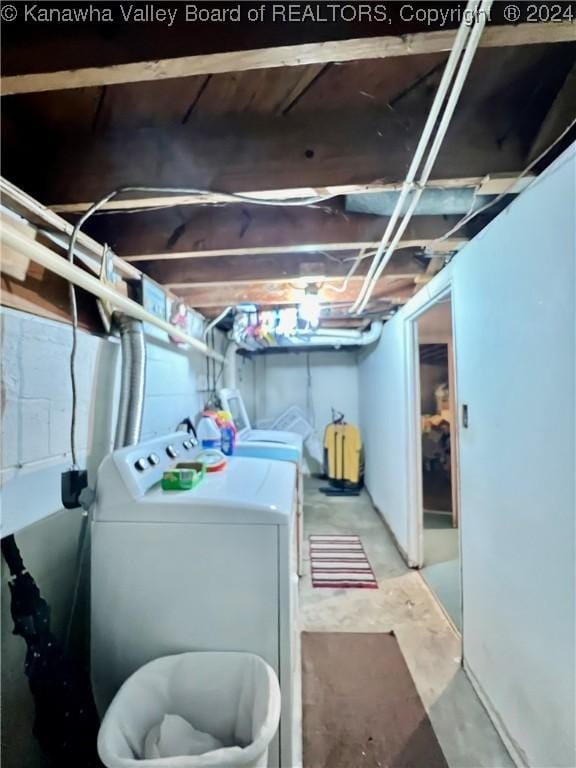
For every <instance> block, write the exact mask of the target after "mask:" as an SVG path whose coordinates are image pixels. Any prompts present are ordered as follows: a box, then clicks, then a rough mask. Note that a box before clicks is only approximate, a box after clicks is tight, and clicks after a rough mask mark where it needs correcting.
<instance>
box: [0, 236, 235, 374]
mask: <svg viewBox="0 0 576 768" xmlns="http://www.w3.org/2000/svg"><path fill="white" fill-rule="evenodd" d="M0 237H1V238H2V241H3V242H4V243H5V244H6V245H7V246H8V247H9V248H13V249H14V250H15V251H20V252H21V253H23V254H24V255H26V256H28V258H30V259H32V261H35V262H36V263H37V264H40V265H41V266H43V267H44V268H45V269H49V270H50V271H51V272H54V274H56V275H59V276H60V277H62V278H64V280H67V281H68V282H70V283H74V285H76V286H78V287H79V288H83V289H84V290H85V291H88V293H91V294H92V295H93V296H96V297H97V298H99V299H103V300H104V301H108V302H110V304H112V306H113V307H115V308H116V309H118V310H120V311H121V312H125V313H126V314H127V315H130V317H133V318H135V319H136V320H142V321H144V322H145V323H150V325H155V326H156V328H159V329H160V330H161V331H165V332H166V333H167V334H169V335H170V336H173V337H175V338H177V339H180V340H181V341H183V342H185V343H186V344H189V345H190V346H191V347H193V348H194V349H195V350H197V351H198V352H201V353H202V354H203V355H206V357H212V358H213V359H214V360H217V361H218V362H220V363H224V362H225V359H224V357H223V356H222V355H220V354H219V353H218V352H215V351H214V350H213V349H210V347H208V346H207V345H206V344H204V343H203V342H201V341H199V340H198V339H195V338H194V337H193V336H189V335H188V334H187V333H184V331H182V330H180V328H178V327H177V326H174V325H172V324H171V323H168V322H167V321H166V320H161V319H160V318H158V317H155V316H154V315H152V314H150V312H147V311H146V310H145V309H144V307H142V306H141V305H140V304H137V303H136V302H135V301H132V299H128V298H127V297H126V296H122V294H120V293H117V292H116V291H115V290H114V289H113V288H110V287H109V286H108V285H106V283H103V282H101V281H100V280H98V278H96V277H93V276H92V275H90V274H88V273H87V272H85V271H84V270H83V269H80V267H77V266H76V265H75V264H71V263H70V262H69V261H67V260H66V259H63V258H62V257H61V256H58V255H57V254H55V253H53V252H52V251H51V250H50V249H49V248H46V246H44V245H42V244H41V243H38V242H37V241H36V240H32V239H31V238H30V237H29V236H27V235H24V234H22V233H21V232H20V231H18V230H17V229H16V228H15V227H13V226H12V225H11V224H10V223H9V222H8V221H4V222H2V229H1V232H0Z"/></svg>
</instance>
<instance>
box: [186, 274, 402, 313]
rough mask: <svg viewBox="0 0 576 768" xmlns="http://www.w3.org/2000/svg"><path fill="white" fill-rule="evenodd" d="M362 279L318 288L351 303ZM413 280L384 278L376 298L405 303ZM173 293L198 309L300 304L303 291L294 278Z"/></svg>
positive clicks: (326, 296) (326, 298) (324, 297)
mask: <svg viewBox="0 0 576 768" xmlns="http://www.w3.org/2000/svg"><path fill="white" fill-rule="evenodd" d="M358 288H359V281H358V280H356V281H353V282H352V284H351V285H349V286H348V288H347V289H346V290H345V291H343V292H341V293H336V292H334V291H331V290H330V289H329V288H328V287H327V284H326V282H325V283H324V284H323V285H322V287H321V288H320V289H319V292H318V293H319V297H320V301H321V302H325V303H328V302H329V303H330V304H350V303H352V302H353V301H354V300H355V299H356V297H357V295H358ZM414 290H415V286H414V281H413V280H402V279H390V278H383V279H381V280H380V281H379V282H378V284H377V286H376V290H375V292H374V294H373V299H374V301H378V300H385V301H386V302H389V303H390V304H405V303H406V302H407V301H408V300H409V299H410V298H411V297H412V296H413V294H414ZM174 293H176V294H178V295H180V296H182V297H183V298H184V299H185V300H186V301H187V303H189V304H190V306H193V307H195V308H197V309H203V308H206V307H227V306H233V305H235V304H239V303H242V302H249V303H255V304H258V305H259V306H261V307H274V306H286V305H293V304H297V303H298V302H299V301H300V300H301V298H302V293H303V288H302V287H298V285H295V284H294V282H293V281H283V282H275V283H270V282H268V283H267V284H265V285H254V284H252V283H249V284H239V285H235V284H234V283H232V284H230V283H229V282H222V283H219V284H215V283H210V284H209V285H200V286H196V287H194V288H188V287H187V288H183V289H180V290H175V291H174Z"/></svg>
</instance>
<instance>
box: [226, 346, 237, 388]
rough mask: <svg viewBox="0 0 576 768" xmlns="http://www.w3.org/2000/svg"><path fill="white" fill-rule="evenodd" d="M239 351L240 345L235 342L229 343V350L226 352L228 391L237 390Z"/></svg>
mask: <svg viewBox="0 0 576 768" xmlns="http://www.w3.org/2000/svg"><path fill="white" fill-rule="evenodd" d="M237 351H238V345H237V344H236V342H235V341H230V342H229V343H228V349H227V350H226V355H225V358H224V359H225V362H226V367H225V368H224V386H225V387H226V389H237V382H236V352H237Z"/></svg>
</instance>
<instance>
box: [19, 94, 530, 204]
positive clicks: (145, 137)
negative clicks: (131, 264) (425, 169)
mask: <svg viewBox="0 0 576 768" xmlns="http://www.w3.org/2000/svg"><path fill="white" fill-rule="evenodd" d="M426 107H427V104H425V103H420V102H418V106H417V108H416V107H415V109H414V111H413V112H411V113H410V114H409V115H403V119H406V120H409V125H408V126H407V125H404V124H402V125H399V122H398V117H397V115H395V114H393V113H391V112H385V113H383V112H380V110H375V111H369V112H365V113H361V114H357V115H350V114H346V115H345V114H342V113H340V112H338V113H335V114H331V113H328V114H323V115H320V116H313V117H311V116H309V115H291V116H289V117H287V118H286V119H279V118H277V117H276V118H273V119H258V120H256V119H250V118H247V117H244V118H243V117H237V118H235V119H234V120H232V119H231V118H228V119H226V120H221V121H211V122H210V123H201V122H199V123H193V124H191V125H179V126H171V127H166V128H164V129H161V128H148V129H141V130H139V131H138V132H136V133H127V134H126V133H118V134H112V135H106V136H92V137H90V138H89V139H86V140H84V141H78V143H77V144H75V143H74V142H73V141H68V142H66V144H65V145H63V146H62V147H61V149H60V151H59V152H52V153H46V155H45V156H44V158H43V173H42V174H41V175H37V176H36V177H35V179H36V181H35V185H37V186H35V188H34V189H33V190H31V191H33V194H34V195H35V196H36V197H37V198H40V199H42V200H43V201H44V202H45V203H47V204H48V205H52V206H56V207H57V209H58V210H59V211H60V212H63V210H64V208H63V204H69V203H73V204H77V203H79V202H81V203H84V205H82V206H80V207H81V208H83V209H85V207H86V203H87V202H93V201H96V200H100V199H101V198H102V197H104V196H105V195H108V194H109V193H110V192H111V191H112V190H114V189H118V188H121V187H126V186H142V185H146V184H148V185H153V186H155V187H165V186H170V187H177V188H185V187H194V188H196V189H203V190H210V192H214V191H219V192H228V191H232V192H239V193H242V194H244V192H245V191H256V192H258V193H259V195H261V196H262V197H266V196H270V197H274V198H277V197H279V194H278V190H293V191H297V193H298V196H301V195H302V191H303V190H308V189H311V190H314V191H317V192H318V193H319V194H320V195H323V194H325V193H326V194H329V195H332V194H334V193H336V192H337V193H342V192H343V191H346V188H348V189H354V190H356V191H360V190H365V189H366V188H367V187H368V188H369V187H373V188H374V183H375V182H377V183H378V184H379V188H380V189H382V183H384V184H386V185H387V187H388V189H390V188H391V187H392V188H394V187H396V188H397V186H398V184H399V183H401V182H402V181H403V179H404V178H405V176H406V169H407V167H408V166H409V164H410V160H411V158H412V153H413V151H414V147H415V144H416V142H417V140H418V135H419V130H420V128H421V126H422V125H423V124H424V121H425V117H426ZM502 110H505V105H503V106H502ZM464 123H465V124H464ZM496 133H497V131H496V127H495V126H494V124H493V122H491V121H490V119H489V116H488V115H484V116H483V115H479V116H478V117H477V118H476V119H474V120H471V121H470V120H468V119H466V120H464V117H462V119H461V121H460V123H457V122H455V124H454V126H453V132H452V134H451V140H450V144H449V146H448V145H447V146H446V148H444V149H443V150H442V151H441V152H440V155H439V156H438V159H437V161H436V164H435V168H434V177H435V179H437V180H438V182H439V184H440V183H445V182H446V180H453V179H457V180H459V181H458V183H462V180H468V179H473V180H475V181H478V180H479V179H484V177H485V176H486V174H487V172H488V173H489V174H490V177H491V178H495V175H497V174H505V175H506V176H508V178H510V177H511V176H513V174H514V172H515V171H516V170H517V169H518V168H522V163H523V161H524V153H525V148H524V146H523V145H522V144H521V142H520V141H519V140H518V139H516V138H511V139H510V140H509V141H507V142H506V143H505V145H504V146H500V147H499V146H498V144H497V139H498V136H497V135H496ZM400 137H401V140H400ZM70 168H73V169H74V172H73V173H70V172H69V169H70ZM496 178H497V177H496ZM448 183H451V182H448ZM290 194H291V195H294V192H292V193H290ZM289 196H290V195H289ZM153 197H158V195H157V194H156V195H153ZM209 198H210V199H211V201H213V200H214V199H215V198H216V196H215V195H210V196H209ZM209 198H206V199H205V200H207V199H209ZM131 207H132V208H137V207H138V204H137V203H132V204H131Z"/></svg>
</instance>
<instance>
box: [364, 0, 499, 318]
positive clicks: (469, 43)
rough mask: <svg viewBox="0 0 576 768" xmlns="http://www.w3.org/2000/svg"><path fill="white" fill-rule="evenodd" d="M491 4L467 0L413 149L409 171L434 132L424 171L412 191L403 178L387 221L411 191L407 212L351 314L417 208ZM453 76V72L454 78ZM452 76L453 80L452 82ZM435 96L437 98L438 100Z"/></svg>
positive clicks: (487, 0)
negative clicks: (427, 122) (469, 18)
mask: <svg viewBox="0 0 576 768" xmlns="http://www.w3.org/2000/svg"><path fill="white" fill-rule="evenodd" d="M493 2H494V0H469V2H468V6H467V8H468V9H470V11H471V12H472V13H473V12H474V11H477V15H476V16H475V21H474V24H473V26H472V27H471V29H468V28H467V26H466V23H465V22H464V21H463V22H462V24H461V25H460V29H459V31H458V34H459V35H460V33H462V34H463V44H462V45H461V46H460V50H458V46H457V45H456V43H455V45H454V48H453V49H452V51H451V53H450V59H449V60H448V63H447V65H446V68H445V71H444V76H443V78H442V82H441V84H440V87H439V88H438V91H437V93H436V98H435V102H434V104H433V106H432V110H431V111H430V115H429V116H428V119H430V117H431V116H432V114H434V115H435V117H434V122H433V123H432V125H431V126H430V130H429V131H427V127H428V126H425V128H424V131H423V133H422V137H421V139H420V142H419V145H418V147H417V150H416V153H415V155H414V158H413V161H412V165H411V166H410V169H411V171H412V170H413V169H414V170H416V169H417V168H418V167H419V166H420V163H421V162H422V160H423V159H424V157H425V154H424V152H425V150H426V149H427V147H428V143H429V141H430V139H431V137H432V135H433V133H432V131H433V129H434V128H435V129H436V133H435V135H434V140H433V142H432V145H431V147H430V149H429V150H428V154H427V156H426V162H425V164H424V168H423V169H422V173H421V176H420V178H419V179H418V182H417V184H416V187H415V189H414V188H413V182H414V177H415V173H414V175H412V177H411V178H410V183H408V180H409V177H407V179H406V186H405V187H404V188H403V191H402V192H401V193H400V196H399V198H398V201H397V204H396V208H395V211H394V214H393V216H392V217H391V219H390V221H391V222H392V221H394V226H395V225H396V220H397V219H398V218H399V217H400V215H401V210H402V206H403V204H404V202H405V199H406V196H407V194H408V192H412V198H411V201H410V205H409V207H408V210H407V211H406V213H405V214H404V217H403V218H402V221H401V222H400V224H399V226H398V228H397V230H396V233H395V234H394V236H393V237H392V239H391V240H390V237H391V236H392V231H393V228H390V225H389V227H388V228H387V230H386V233H385V234H384V237H383V238H382V243H381V247H380V248H379V249H378V254H377V256H375V257H374V260H373V262H372V264H371V266H370V270H369V274H368V276H367V278H366V281H365V283H364V285H363V287H362V289H361V291H360V294H359V296H358V300H357V302H356V304H355V305H354V311H359V312H363V311H364V310H365V309H366V305H367V304H368V302H369V301H370V297H371V295H372V293H373V291H374V288H375V286H376V283H377V281H378V279H379V278H380V275H381V274H382V272H383V271H384V269H385V267H386V265H387V264H388V262H389V261H390V259H391V257H392V255H393V253H394V251H395V250H396V247H397V246H398V243H399V241H400V238H401V237H402V235H403V233H404V231H405V230H406V227H407V226H408V224H409V222H410V219H411V218H412V216H413V214H414V211H415V209H416V206H417V205H418V202H419V200H420V197H421V195H422V193H423V191H424V187H425V185H426V182H427V181H428V179H429V177H430V173H431V172H432V168H433V166H434V163H435V161H436V157H437V156H438V153H439V151H440V147H441V146H442V142H443V141H444V136H445V135H446V132H447V130H448V127H449V125H450V122H451V120H452V115H453V114H454V110H455V109H456V105H457V103H458V99H459V97H460V93H461V91H462V88H463V87H464V82H465V80H466V77H467V76H468V71H469V69H470V66H471V64H472V60H473V58H474V55H475V53H476V49H477V48H478V45H479V42H480V39H481V37H482V33H483V31H484V27H485V25H486V18H487V16H488V15H489V12H490V8H491V7H492V3H493ZM457 40H458V37H457ZM462 50H463V53H462ZM452 56H454V65H453V68H452V72H449V76H448V77H446V78H445V75H446V74H447V72H448V70H449V69H450V67H449V64H450V62H451V59H452ZM460 56H461V58H460ZM454 73H455V76H454ZM453 76H454V79H453V80H452V77H453ZM445 80H447V85H446V87H445V89H444V92H442V90H443V89H442V86H443V85H444V82H445ZM439 95H440V96H441V99H440V96H439ZM445 100H446V101H445ZM438 101H440V104H439V108H438V110H436V109H435V107H436V104H437V102H438ZM440 108H443V111H442V116H441V117H440ZM438 119H439V120H440V122H439V124H438V125H437V127H436V121H437V120H438ZM421 144H423V148H422V152H421V153H419V149H420V146H421ZM416 161H417V162H416ZM404 192H406V195H405V196H403V193H404ZM386 246H387V249H386V252H385V253H384V254H383V255H382V252H383V251H384V248H386Z"/></svg>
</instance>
